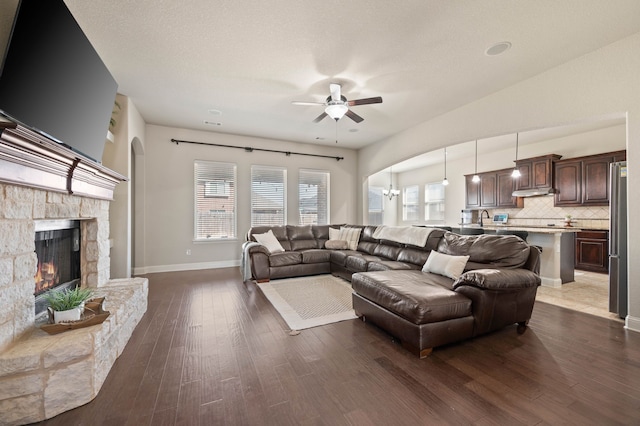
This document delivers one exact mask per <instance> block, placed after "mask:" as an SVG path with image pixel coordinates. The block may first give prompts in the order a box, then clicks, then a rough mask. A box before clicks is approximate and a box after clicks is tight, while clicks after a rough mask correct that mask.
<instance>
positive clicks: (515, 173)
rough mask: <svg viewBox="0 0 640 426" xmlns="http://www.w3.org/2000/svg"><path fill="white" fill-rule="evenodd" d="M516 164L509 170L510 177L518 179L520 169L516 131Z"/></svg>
mask: <svg viewBox="0 0 640 426" xmlns="http://www.w3.org/2000/svg"><path fill="white" fill-rule="evenodd" d="M515 163H516V166H515V168H514V169H513V172H511V177H512V178H514V179H518V178H519V177H520V169H519V168H518V133H516V161H515Z"/></svg>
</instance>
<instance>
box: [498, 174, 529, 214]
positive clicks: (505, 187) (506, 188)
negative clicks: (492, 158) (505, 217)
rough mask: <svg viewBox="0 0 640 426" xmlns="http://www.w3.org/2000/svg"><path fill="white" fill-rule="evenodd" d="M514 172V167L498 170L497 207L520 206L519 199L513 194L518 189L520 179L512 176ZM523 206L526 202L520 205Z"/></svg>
mask: <svg viewBox="0 0 640 426" xmlns="http://www.w3.org/2000/svg"><path fill="white" fill-rule="evenodd" d="M512 173H513V169H504V170H498V171H497V172H496V201H497V205H496V207H500V208H511V209H512V208H516V207H518V199H517V198H516V197H514V196H513V195H511V194H513V191H515V189H516V182H517V181H518V179H514V178H513V177H511V174H512ZM523 206H524V204H523V205H521V206H520V207H523Z"/></svg>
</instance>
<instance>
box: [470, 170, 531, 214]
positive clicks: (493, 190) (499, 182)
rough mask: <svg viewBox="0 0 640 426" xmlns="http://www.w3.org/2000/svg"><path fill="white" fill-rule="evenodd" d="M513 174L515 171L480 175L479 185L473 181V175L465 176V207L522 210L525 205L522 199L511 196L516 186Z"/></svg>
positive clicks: (496, 171)
mask: <svg viewBox="0 0 640 426" xmlns="http://www.w3.org/2000/svg"><path fill="white" fill-rule="evenodd" d="M511 172H513V169H502V170H494V171H491V172H484V173H478V176H480V182H478V183H475V182H473V181H472V180H471V179H472V178H473V175H465V183H466V189H465V190H466V199H465V207H466V208H468V209H487V208H522V207H523V205H524V204H523V201H522V199H521V198H516V197H513V196H512V195H511V194H512V193H513V191H514V190H515V185H516V184H515V181H514V179H513V178H512V177H511Z"/></svg>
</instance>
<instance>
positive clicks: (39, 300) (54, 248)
mask: <svg viewBox="0 0 640 426" xmlns="http://www.w3.org/2000/svg"><path fill="white" fill-rule="evenodd" d="M35 245H36V256H37V257H38V269H37V272H36V275H35V277H34V281H35V290H34V296H35V298H36V312H35V314H36V317H38V316H41V314H42V313H43V312H44V311H45V310H46V305H47V304H46V294H47V292H49V291H59V290H62V289H66V288H73V287H76V286H77V285H79V283H80V221H79V220H54V221H50V220H47V221H38V222H36V235H35Z"/></svg>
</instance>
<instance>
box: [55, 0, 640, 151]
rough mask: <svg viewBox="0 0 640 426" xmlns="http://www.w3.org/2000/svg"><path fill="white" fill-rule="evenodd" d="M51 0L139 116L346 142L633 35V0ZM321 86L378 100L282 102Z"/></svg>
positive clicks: (639, 5) (315, 95)
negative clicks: (345, 107) (329, 112)
mask: <svg viewBox="0 0 640 426" xmlns="http://www.w3.org/2000/svg"><path fill="white" fill-rule="evenodd" d="M65 2H66V4H67V5H68V6H69V8H70V9H71V11H72V13H73V14H74V16H75V17H76V19H77V20H78V22H79V24H80V26H81V27H82V28H83V30H84V31H85V33H86V34H87V35H88V37H89V39H90V40H91V41H92V43H93V45H94V47H95V48H96V50H97V51H98V52H99V53H100V55H101V57H102V59H103V60H104V62H105V63H106V65H107V67H108V68H109V70H110V71H111V73H112V74H113V76H114V77H115V79H116V80H117V82H118V84H119V92H120V93H122V94H124V95H126V96H129V97H130V98H131V99H132V100H133V102H134V103H135V105H136V106H137V108H138V109H139V111H140V113H141V114H142V116H143V118H144V119H145V121H146V122H147V123H151V124H159V125H165V126H173V127H183V128H189V129H200V130H209V131H216V132H223V133H233V134H240V135H251V136H259V137H264V138H273V139H279V140H289V141H297V142H304V143H313V144H326V145H334V146H335V137H336V133H337V136H338V142H339V145H340V146H342V147H347V148H354V149H357V148H360V147H363V146H365V145H367V144H370V143H374V142H377V141H379V140H382V139H385V138H387V137H389V136H390V135H392V134H395V133H397V132H400V131H402V130H404V129H407V128H409V127H412V126H414V125H416V124H418V123H420V122H423V121H426V120H429V119H430V118H432V117H435V116H437V115H440V114H443V113H445V112H447V111H450V110H452V109H455V108H457V107H460V106H462V105H464V104H466V103H469V102H472V101H474V100H476V99H478V98H481V97H484V96H487V95H489V94H491V93H493V92H495V91H498V90H500V89H502V88H505V87H507V86H510V85H513V84H515V83H517V82H519V81H522V80H524V79H527V78H529V77H532V76H534V75H536V74H538V73H540V72H543V71H545V70H547V69H550V68H552V67H555V66H557V65H559V64H562V63H564V62H567V61H569V60H571V59H573V58H576V57H578V56H581V55H583V54H585V53H588V52H590V51H593V50H596V49H598V48H600V47H602V46H605V45H607V44H610V43H613V42H615V41H617V40H619V39H622V38H625V37H627V36H630V35H631V34H634V33H637V32H639V31H640V19H638V17H640V1H637V0H615V1H603V0H562V1H557V0H536V1H530V0H510V1H505V0H476V1H467V0H464V1H462V0H460V1H456V0H449V1H445V0H415V1H407V0H384V1H382V0H376V1H374V0H350V1H344V0H343V1H334V0H326V1H321V2H319V1H306V0H305V1H291V0H287V1H283V0H272V1H226V0H225V1H211V0H187V1H175V0H173V1H170V0H136V1H130V0H92V1H85V0H65ZM501 41H509V42H511V43H512V48H511V49H510V50H508V51H507V52H505V53H504V54H502V55H500V56H493V57H491V56H487V55H485V53H484V52H485V50H486V49H487V48H488V47H490V46H491V45H493V44H495V43H497V42H501ZM331 82H337V83H340V84H342V86H343V94H344V95H345V96H346V97H347V98H348V99H358V98H366V97H372V96H382V98H383V100H384V102H383V103H382V104H376V105H363V106H356V107H353V110H354V112H356V113H357V114H359V115H361V116H362V117H364V119H365V120H364V121H363V122H362V123H360V124H356V123H354V122H353V121H351V120H350V119H348V118H343V119H341V120H340V121H339V122H337V123H335V122H334V121H333V120H331V119H328V118H326V119H325V120H323V121H322V122H320V123H318V124H315V123H312V120H313V119H314V118H315V117H316V116H318V115H319V114H320V113H321V112H322V111H323V108H322V107H321V106H297V105H292V104H291V102H292V101H320V102H321V101H323V100H324V99H325V98H326V97H327V96H328V94H329V93H328V92H329V83H331ZM210 110H216V111H219V113H212V112H210ZM205 121H211V122H218V123H220V125H219V126H212V125H208V124H204V122H205ZM336 126H337V127H336Z"/></svg>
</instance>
